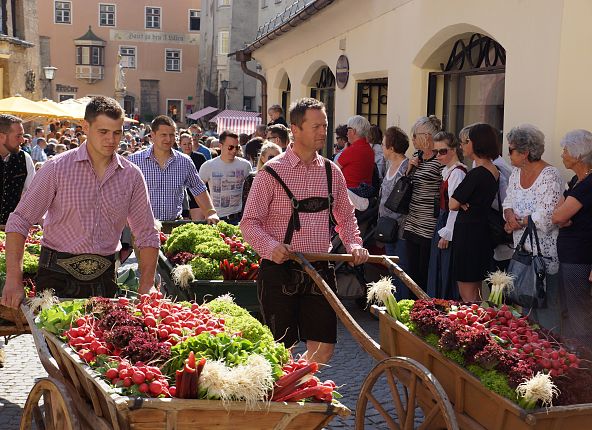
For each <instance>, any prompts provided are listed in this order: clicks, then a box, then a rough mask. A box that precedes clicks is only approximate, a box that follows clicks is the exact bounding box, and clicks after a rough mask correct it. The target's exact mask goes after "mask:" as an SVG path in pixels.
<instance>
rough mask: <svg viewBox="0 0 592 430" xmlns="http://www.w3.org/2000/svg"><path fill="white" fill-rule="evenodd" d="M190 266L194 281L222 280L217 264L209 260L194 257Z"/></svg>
mask: <svg viewBox="0 0 592 430" xmlns="http://www.w3.org/2000/svg"><path fill="white" fill-rule="evenodd" d="M190 264H191V270H192V271H193V276H195V279H222V274H221V273H220V266H219V264H218V263H217V262H216V261H214V260H212V259H211V258H203V257H195V258H194V259H193V260H191V263H190Z"/></svg>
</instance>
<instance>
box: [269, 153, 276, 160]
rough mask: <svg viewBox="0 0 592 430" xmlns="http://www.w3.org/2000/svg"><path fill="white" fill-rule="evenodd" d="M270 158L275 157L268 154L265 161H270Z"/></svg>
mask: <svg viewBox="0 0 592 430" xmlns="http://www.w3.org/2000/svg"><path fill="white" fill-rule="evenodd" d="M272 158H275V155H273V154H269V155H268V156H267V161H269V160H271V159H272Z"/></svg>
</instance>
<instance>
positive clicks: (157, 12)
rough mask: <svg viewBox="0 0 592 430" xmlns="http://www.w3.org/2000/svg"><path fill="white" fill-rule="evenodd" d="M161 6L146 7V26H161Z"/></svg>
mask: <svg viewBox="0 0 592 430" xmlns="http://www.w3.org/2000/svg"><path fill="white" fill-rule="evenodd" d="M160 17H161V8H159V7H147V8H146V28H160Z"/></svg>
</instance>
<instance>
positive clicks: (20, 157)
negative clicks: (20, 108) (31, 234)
mask: <svg viewBox="0 0 592 430" xmlns="http://www.w3.org/2000/svg"><path fill="white" fill-rule="evenodd" d="M23 135H24V130H23V121H22V120H21V119H20V118H18V117H16V116H13V115H8V114H0V157H1V158H2V160H1V161H0V225H4V224H6V221H7V220H8V215H10V213H11V212H12V211H14V209H15V208H16V205H17V204H18V202H19V200H20V199H21V196H22V195H23V194H24V192H25V191H26V190H27V188H29V186H30V185H31V181H32V180H33V176H34V175H35V164H34V163H33V160H32V158H31V156H30V155H29V154H27V153H26V152H25V151H23V150H22V149H21V145H22V143H23V141H24V137H23Z"/></svg>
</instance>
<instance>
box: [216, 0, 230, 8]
mask: <svg viewBox="0 0 592 430" xmlns="http://www.w3.org/2000/svg"><path fill="white" fill-rule="evenodd" d="M222 6H230V0H218V7H222Z"/></svg>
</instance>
